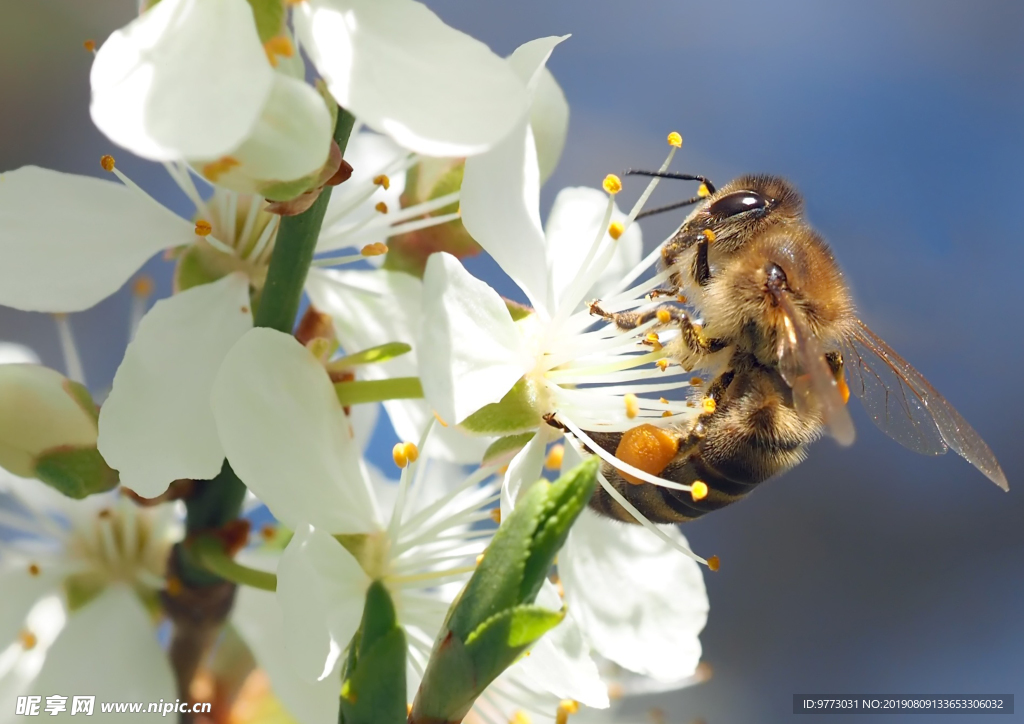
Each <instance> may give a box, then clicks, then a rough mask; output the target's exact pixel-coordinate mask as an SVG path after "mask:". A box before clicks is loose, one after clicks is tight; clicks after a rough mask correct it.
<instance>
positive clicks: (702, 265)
mask: <svg viewBox="0 0 1024 724" xmlns="http://www.w3.org/2000/svg"><path fill="white" fill-rule="evenodd" d="M692 273H693V279H694V281H696V282H697V284H699V285H700V286H702V287H703V286H707V283H708V282H709V281H711V266H710V265H709V264H708V239H707V237H706V236H701V237H700V239H698V240H697V249H696V252H695V253H694V255H693V270H692Z"/></svg>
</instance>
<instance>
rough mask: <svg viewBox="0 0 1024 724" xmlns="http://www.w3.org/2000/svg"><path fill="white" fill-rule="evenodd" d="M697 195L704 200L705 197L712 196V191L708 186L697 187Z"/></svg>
mask: <svg viewBox="0 0 1024 724" xmlns="http://www.w3.org/2000/svg"><path fill="white" fill-rule="evenodd" d="M697 195H698V196H700V197H701V198H702V199H703V198H704V197H705V196H710V195H711V189H709V188H708V185H707V184H701V185H700V186H698V187H697Z"/></svg>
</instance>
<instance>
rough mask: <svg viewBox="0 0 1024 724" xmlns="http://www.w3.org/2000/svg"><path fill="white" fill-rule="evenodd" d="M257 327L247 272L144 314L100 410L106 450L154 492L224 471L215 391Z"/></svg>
mask: <svg viewBox="0 0 1024 724" xmlns="http://www.w3.org/2000/svg"><path fill="white" fill-rule="evenodd" d="M251 328H252V313H251V312H250V311H249V281H248V279H247V278H246V277H245V276H244V275H243V274H241V273H237V272H236V273H234V274H229V275H228V276H226V277H224V278H223V279H220V280H218V281H216V282H213V283H212V284H205V285H202V286H198V287H193V288H191V289H189V290H187V291H184V292H182V293H181V294H176V295H175V296H173V297H170V298H168V299H163V300H161V301H159V302H157V303H156V304H155V305H154V306H153V308H152V309H151V310H150V311H149V313H148V314H146V316H145V317H143V318H142V322H141V323H140V324H139V328H138V330H137V331H136V333H135V338H134V339H133V340H132V342H131V343H130V344H129V345H128V349H127V350H126V351H125V355H124V360H123V361H122V362H121V366H120V367H118V368H117V374H116V375H114V386H113V388H112V389H111V391H110V396H109V397H107V400H106V402H105V403H104V404H103V407H102V408H100V435H99V443H98V447H99V450H100V454H102V455H103V458H104V459H105V460H106V461H107V464H108V465H110V466H111V467H112V468H115V469H117V470H118V471H119V472H120V473H121V483H122V484H123V485H125V486H127V487H129V488H131V489H132V490H134V491H135V492H136V493H138V494H139V495H141V496H143V497H146V498H152V497H154V496H157V495H159V494H160V493H162V492H163V491H164V490H165V489H166V488H167V486H168V484H170V483H171V481H173V480H177V479H178V478H193V479H196V480H204V479H209V478H212V477H214V476H215V475H217V473H219V472H220V469H221V466H222V465H223V462H224V449H223V447H222V446H221V444H220V440H219V439H218V437H217V428H216V423H215V422H214V419H213V411H212V410H211V409H210V392H211V390H212V389H213V380H214V377H215V376H216V374H217V370H218V369H219V368H220V365H221V362H222V361H223V359H224V356H225V355H226V354H227V353H228V350H229V349H231V347H232V345H234V343H235V342H236V341H238V340H239V339H240V338H241V337H242V335H243V334H245V333H246V331H248V330H249V329H251Z"/></svg>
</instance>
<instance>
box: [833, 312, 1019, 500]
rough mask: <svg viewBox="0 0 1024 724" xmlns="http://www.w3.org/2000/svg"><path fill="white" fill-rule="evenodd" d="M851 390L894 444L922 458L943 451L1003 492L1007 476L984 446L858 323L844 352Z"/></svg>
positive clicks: (925, 383)
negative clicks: (952, 451)
mask: <svg viewBox="0 0 1024 724" xmlns="http://www.w3.org/2000/svg"><path fill="white" fill-rule="evenodd" d="M843 359H844V362H845V367H846V369H847V370H848V371H849V373H850V383H849V384H850V390H851V391H852V392H853V394H855V395H857V397H859V398H860V400H861V402H862V403H864V408H865V409H866V410H867V411H868V414H869V415H870V416H871V419H872V420H874V422H875V424H876V425H878V427H879V428H881V429H882V431H883V432H885V434H886V435H888V436H889V437H891V438H892V439H893V440H896V442H898V443H900V444H901V445H904V446H906V447H908V448H910V449H911V450H914V451H916V452H919V453H924V454H925V455H940V454H942V453H944V452H946V450H947V449H948V448H953V450H954V451H955V452H956V453H957V454H958V455H960V456H961V457H962V458H963V459H964V460H966V461H967V462H969V463H970V464H971V465H973V466H974V467H976V468H977V469H978V470H980V471H981V472H983V473H984V474H985V476H986V477H987V478H988V479H989V480H991V481H992V482H993V483H995V484H996V485H998V486H999V487H1000V488H1002V489H1003V490H1009V486H1008V485H1007V482H1006V475H1004V474H1003V471H1002V468H1000V467H999V462H998V461H997V460H996V456H995V455H994V454H993V453H992V450H991V449H989V446H988V445H986V444H985V441H984V440H982V439H981V437H980V436H979V435H978V433H976V432H975V431H974V428H972V427H971V426H970V425H969V424H967V421H966V420H964V418H963V417H961V416H960V413H959V412H957V411H956V410H955V409H954V408H953V406H952V405H951V404H949V402H947V401H946V399H945V398H944V397H943V396H942V395H940V394H939V393H938V392H937V391H936V390H935V388H934V387H932V386H931V384H929V382H928V380H926V379H925V378H924V377H923V376H922V375H921V373H920V372H918V371H917V370H915V369H914V368H913V367H911V366H910V364H908V363H907V361H906V360H904V359H903V358H902V357H900V356H899V355H898V354H896V352H894V351H893V350H892V348H890V347H889V345H887V344H886V343H885V342H883V341H882V339H881V338H880V337H879V336H878V335H877V334H875V333H874V332H872V331H871V330H870V329H868V327H867V325H865V324H864V323H863V322H860V321H858V322H857V329H856V331H855V332H854V333H853V335H851V337H850V338H849V339H847V340H846V344H845V349H844V351H843Z"/></svg>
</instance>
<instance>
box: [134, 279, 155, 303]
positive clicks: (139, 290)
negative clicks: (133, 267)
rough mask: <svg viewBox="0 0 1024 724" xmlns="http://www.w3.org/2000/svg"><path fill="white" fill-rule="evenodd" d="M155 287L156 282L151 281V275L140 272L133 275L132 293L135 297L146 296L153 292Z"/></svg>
mask: <svg viewBox="0 0 1024 724" xmlns="http://www.w3.org/2000/svg"><path fill="white" fill-rule="evenodd" d="M155 288H156V282H154V281H153V277H151V276H148V275H146V274H140V275H139V276H137V277H135V281H133V282H132V294H134V295H135V296H137V297H143V298H145V297H148V296H150V295H151V294H152V293H153V290H154V289H155Z"/></svg>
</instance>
